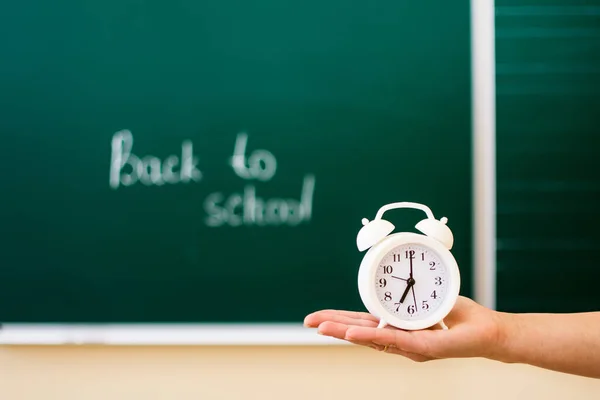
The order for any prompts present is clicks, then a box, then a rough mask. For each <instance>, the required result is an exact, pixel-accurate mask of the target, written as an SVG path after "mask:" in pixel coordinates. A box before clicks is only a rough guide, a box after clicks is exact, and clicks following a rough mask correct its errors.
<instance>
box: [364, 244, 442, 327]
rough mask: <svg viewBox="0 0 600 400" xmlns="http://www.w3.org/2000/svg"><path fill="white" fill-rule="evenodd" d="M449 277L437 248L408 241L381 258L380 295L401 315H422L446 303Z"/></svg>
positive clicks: (377, 280)
mask: <svg viewBox="0 0 600 400" xmlns="http://www.w3.org/2000/svg"><path fill="white" fill-rule="evenodd" d="M449 277H450V274H449V272H448V269H447V268H446V266H445V265H444V264H443V263H442V261H441V258H440V257H439V256H438V254H437V253H436V252H435V251H434V250H432V249H431V248H429V247H427V246H424V245H421V244H404V245H401V246H398V247H395V248H394V249H392V250H391V251H390V252H388V253H387V254H386V255H385V256H384V257H383V258H382V259H381V260H380V262H379V265H378V267H377V273H376V275H375V288H376V293H377V298H378V300H379V301H380V302H381V304H382V305H383V307H384V308H385V309H387V310H388V311H389V312H391V313H392V314H394V315H396V316H397V317H399V318H401V319H404V320H415V319H422V318H425V317H427V316H429V315H430V314H431V313H433V312H434V311H435V310H436V309H437V308H438V307H439V306H440V305H441V304H442V303H443V301H444V297H445V296H446V293H447V288H448V286H449V285H448V279H449Z"/></svg>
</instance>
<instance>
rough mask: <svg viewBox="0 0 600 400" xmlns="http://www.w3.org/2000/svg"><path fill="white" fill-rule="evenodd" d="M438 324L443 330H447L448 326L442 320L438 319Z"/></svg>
mask: <svg viewBox="0 0 600 400" xmlns="http://www.w3.org/2000/svg"><path fill="white" fill-rule="evenodd" d="M440 326H441V327H442V329H443V330H445V331H447V330H448V327H447V326H446V324H445V323H444V320H441V321H440Z"/></svg>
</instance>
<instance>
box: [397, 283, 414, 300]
mask: <svg viewBox="0 0 600 400" xmlns="http://www.w3.org/2000/svg"><path fill="white" fill-rule="evenodd" d="M406 282H407V285H406V289H405V290H404V293H402V297H401V298H400V303H404V299H406V295H407V294H408V292H409V291H410V288H412V287H413V285H414V284H415V280H414V279H413V278H408V281H406Z"/></svg>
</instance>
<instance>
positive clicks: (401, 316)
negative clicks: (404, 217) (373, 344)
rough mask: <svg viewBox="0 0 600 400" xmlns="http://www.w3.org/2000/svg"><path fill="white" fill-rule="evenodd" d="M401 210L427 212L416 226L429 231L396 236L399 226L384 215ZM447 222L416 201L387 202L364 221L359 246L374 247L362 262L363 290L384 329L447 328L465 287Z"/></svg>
mask: <svg viewBox="0 0 600 400" xmlns="http://www.w3.org/2000/svg"><path fill="white" fill-rule="evenodd" d="M396 208H416V209H419V210H422V211H424V212H425V214H427V218H426V219H424V220H422V221H420V222H419V223H418V224H417V225H416V229H417V230H419V231H420V232H422V233H423V234H418V233H412V232H398V233H394V234H390V233H391V232H392V231H393V230H394V229H395V227H394V225H393V224H392V223H390V222H389V221H386V220H384V219H382V218H381V217H382V216H383V213H384V212H386V211H388V210H391V209H396ZM447 222H448V219H447V218H445V217H444V218H441V219H440V220H437V219H435V217H434V216H433V213H432V212H431V210H430V209H429V208H428V207H427V206H424V205H422V204H418V203H412V202H400V203H392V204H388V205H385V206H383V207H381V208H380V209H379V211H378V212H377V215H376V216H375V219H374V220H372V221H370V222H369V220H367V219H366V218H364V219H363V220H362V223H363V225H364V226H363V227H362V228H361V230H360V231H359V232H358V236H357V237H356V245H357V246H358V250H359V251H361V252H362V251H365V250H367V249H369V251H368V252H367V253H366V254H365V256H364V258H363V260H362V262H361V264H360V268H359V272H358V290H359V294H360V297H361V300H362V302H363V304H364V305H365V307H366V308H367V310H368V311H369V312H370V313H371V314H372V315H374V316H376V317H378V318H379V319H380V323H379V327H380V328H382V327H385V326H386V325H392V326H395V327H396V328H399V329H404V330H420V329H426V328H429V327H432V326H434V325H436V324H440V326H441V327H442V329H447V326H446V324H445V323H444V318H445V317H446V316H447V315H448V313H449V312H450V311H451V310H452V308H453V307H454V304H455V303H456V300H457V298H458V296H459V291H460V272H459V269H458V264H457V262H456V260H455V258H454V256H453V255H452V253H451V252H450V250H451V249H452V245H453V244H454V237H453V235H452V231H451V230H450V228H448V226H447V225H446V223H447Z"/></svg>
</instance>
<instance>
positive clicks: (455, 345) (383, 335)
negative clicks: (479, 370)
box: [304, 296, 503, 362]
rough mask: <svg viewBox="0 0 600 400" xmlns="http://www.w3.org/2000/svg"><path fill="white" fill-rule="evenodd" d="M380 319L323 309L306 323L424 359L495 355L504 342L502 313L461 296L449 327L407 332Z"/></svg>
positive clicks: (448, 319)
mask: <svg viewBox="0 0 600 400" xmlns="http://www.w3.org/2000/svg"><path fill="white" fill-rule="evenodd" d="M378 323H379V320H378V319H377V318H376V317H374V316H373V315H371V314H369V313H361V312H353V311H342V310H321V311H317V312H314V313H312V314H309V315H307V316H306V318H305V319H304V325H305V326H306V327H310V328H318V333H320V334H322V335H325V336H331V337H334V338H338V339H342V340H346V341H348V342H351V343H354V344H357V345H362V346H367V347H370V348H372V349H376V350H379V351H382V350H384V349H385V351H386V352H387V353H393V354H398V355H401V356H404V357H407V358H409V359H411V360H413V361H417V362H423V361H429V360H433V359H441V358H464V357H487V358H494V357H495V355H496V352H498V351H499V349H500V348H501V344H502V341H503V321H502V318H501V314H500V313H498V312H495V311H494V310H491V309H489V308H486V307H483V306H481V305H479V304H478V303H476V302H474V301H473V300H471V299H469V298H466V297H462V296H459V298H458V299H457V301H456V305H455V306H454V308H453V309H452V311H451V312H450V314H448V316H447V317H446V318H445V319H444V323H445V324H446V325H447V326H448V329H447V330H442V329H440V328H438V327H434V328H430V329H426V330H421V331H405V330H400V329H397V328H394V327H392V326H387V327H385V328H377V325H378Z"/></svg>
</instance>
